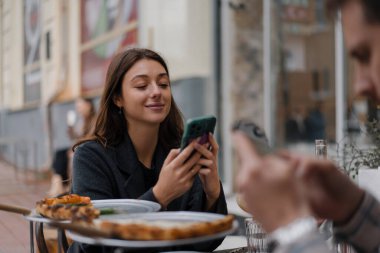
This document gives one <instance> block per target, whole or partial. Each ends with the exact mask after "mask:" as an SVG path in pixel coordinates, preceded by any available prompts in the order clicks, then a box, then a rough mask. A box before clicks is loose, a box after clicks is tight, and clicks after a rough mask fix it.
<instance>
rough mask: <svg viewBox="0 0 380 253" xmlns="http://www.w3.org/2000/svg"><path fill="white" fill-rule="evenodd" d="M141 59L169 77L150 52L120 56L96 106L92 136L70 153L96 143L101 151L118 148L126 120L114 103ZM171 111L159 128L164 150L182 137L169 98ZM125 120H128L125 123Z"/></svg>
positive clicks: (135, 50) (158, 58)
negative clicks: (97, 109) (91, 142)
mask: <svg viewBox="0 0 380 253" xmlns="http://www.w3.org/2000/svg"><path fill="white" fill-rule="evenodd" d="M142 59H149V60H153V61H156V62H158V63H160V64H161V65H162V66H163V67H164V69H165V71H166V73H167V74H168V76H169V70H168V67H167V65H166V63H165V61H164V59H163V58H162V57H161V56H160V55H159V54H157V53H156V52H153V51H152V50H149V49H142V48H133V49H129V50H127V51H125V52H121V53H119V54H117V55H115V57H114V58H113V59H112V61H111V63H110V65H109V67H108V70H107V76H106V83H105V87H104V91H103V94H102V98H101V101H100V105H99V113H98V117H97V120H96V124H95V128H94V130H93V133H92V134H91V135H89V137H87V138H85V139H82V140H80V141H78V142H77V143H76V144H75V145H74V146H73V150H75V148H76V147H77V146H79V145H80V144H82V143H84V142H86V141H90V140H95V141H98V142H99V143H101V144H102V145H103V146H104V147H109V146H116V145H118V144H119V143H120V142H121V141H122V140H123V137H124V134H125V132H126V131H127V124H126V119H125V118H124V114H123V113H121V114H120V113H119V111H120V109H119V108H118V107H117V106H116V105H115V103H114V99H115V98H116V97H117V96H121V91H122V89H121V88H122V82H123V78H124V75H125V74H126V73H127V72H128V70H129V69H130V68H132V66H133V65H134V64H136V63H137V62H138V61H140V60H142ZM171 101H172V102H171V107H170V110H169V114H168V116H167V117H166V118H165V119H164V121H163V122H162V123H161V124H160V129H159V134H158V135H159V136H158V141H159V143H161V144H162V145H163V146H164V148H166V149H171V148H177V147H178V146H179V144H180V140H181V136H182V133H183V118H182V114H181V112H180V111H179V109H178V106H177V105H176V103H175V101H174V99H173V96H171ZM127 120H128V119H127Z"/></svg>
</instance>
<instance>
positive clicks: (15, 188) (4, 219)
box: [0, 160, 247, 253]
mask: <svg viewBox="0 0 380 253" xmlns="http://www.w3.org/2000/svg"><path fill="white" fill-rule="evenodd" d="M49 184H50V180H49V177H48V175H47V173H30V172H29V173H25V172H24V171H19V170H16V169H15V168H14V167H12V166H10V165H9V164H7V163H5V162H3V161H1V160H0V203H1V204H9V205H16V206H20V207H24V208H28V209H32V208H34V205H35V203H36V201H37V200H39V199H42V198H43V197H45V194H46V192H47V191H48V189H49ZM227 203H228V208H229V211H230V212H231V211H232V212H231V213H233V214H238V216H237V217H238V221H239V223H240V229H239V231H238V232H237V233H238V234H239V233H240V234H241V233H242V229H244V228H242V226H244V225H243V220H244V216H246V215H247V214H246V213H244V211H242V210H241V209H240V208H239V207H238V206H237V204H236V201H235V198H234V196H231V197H229V198H228V199H227ZM240 215H241V216H240ZM45 233H46V238H54V237H55V236H56V232H55V231H47V232H45ZM34 245H35V252H37V249H36V243H34ZM243 246H246V241H245V238H244V237H243V236H230V237H229V238H227V239H226V240H225V241H224V242H223V243H222V245H221V246H220V247H219V248H218V249H232V248H237V247H243ZM9 252H12V253H27V252H31V251H30V238H29V222H28V221H27V220H25V218H24V217H23V216H22V215H21V214H14V213H9V212H4V211H0V253H9Z"/></svg>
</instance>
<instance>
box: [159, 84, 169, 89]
mask: <svg viewBox="0 0 380 253" xmlns="http://www.w3.org/2000/svg"><path fill="white" fill-rule="evenodd" d="M160 87H162V88H167V87H169V84H167V83H160Z"/></svg>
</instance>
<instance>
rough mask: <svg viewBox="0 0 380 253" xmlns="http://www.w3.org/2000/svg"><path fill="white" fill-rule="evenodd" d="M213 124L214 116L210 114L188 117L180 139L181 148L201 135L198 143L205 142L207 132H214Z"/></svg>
mask: <svg viewBox="0 0 380 253" xmlns="http://www.w3.org/2000/svg"><path fill="white" fill-rule="evenodd" d="M215 125H216V118H215V117H214V116H212V115H210V116H202V117H197V118H191V119H188V120H187V121H186V125H185V130H184V132H183V136H182V140H181V150H183V149H184V148H185V147H186V146H187V145H189V143H190V142H191V141H192V140H194V139H196V138H198V137H201V139H200V140H199V143H200V144H204V143H206V142H207V141H208V133H214V131H215Z"/></svg>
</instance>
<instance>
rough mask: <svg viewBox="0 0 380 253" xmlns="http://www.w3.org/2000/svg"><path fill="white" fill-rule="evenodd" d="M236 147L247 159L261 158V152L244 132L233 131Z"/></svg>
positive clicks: (241, 156) (242, 156)
mask: <svg viewBox="0 0 380 253" xmlns="http://www.w3.org/2000/svg"><path fill="white" fill-rule="evenodd" d="M232 139H233V142H234V147H235V150H236V152H237V153H238V154H239V157H240V158H241V159H242V160H245V159H261V156H260V154H259V153H258V152H257V150H256V149H255V147H254V145H253V144H252V142H251V141H250V139H249V137H247V136H246V135H245V134H244V133H241V132H239V131H235V132H233V133H232Z"/></svg>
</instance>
